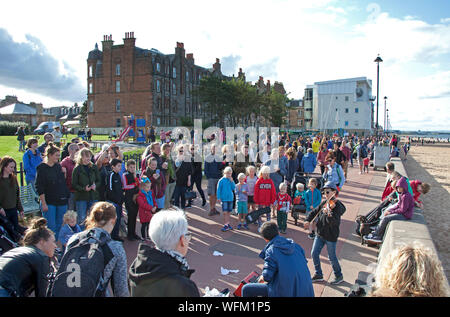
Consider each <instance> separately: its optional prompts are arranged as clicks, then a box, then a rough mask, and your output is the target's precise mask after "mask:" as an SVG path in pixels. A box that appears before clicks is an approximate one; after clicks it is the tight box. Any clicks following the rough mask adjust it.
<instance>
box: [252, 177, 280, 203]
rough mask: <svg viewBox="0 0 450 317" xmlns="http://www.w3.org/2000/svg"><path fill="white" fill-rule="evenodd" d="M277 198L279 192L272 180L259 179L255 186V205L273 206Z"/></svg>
mask: <svg viewBox="0 0 450 317" xmlns="http://www.w3.org/2000/svg"><path fill="white" fill-rule="evenodd" d="M276 198H277V192H276V191H275V185H274V183H273V181H272V179H270V178H268V179H264V178H262V177H260V178H258V180H257V181H256V185H255V194H254V195H253V200H254V201H255V204H257V205H261V206H269V205H273V203H274V202H275V199H276Z"/></svg>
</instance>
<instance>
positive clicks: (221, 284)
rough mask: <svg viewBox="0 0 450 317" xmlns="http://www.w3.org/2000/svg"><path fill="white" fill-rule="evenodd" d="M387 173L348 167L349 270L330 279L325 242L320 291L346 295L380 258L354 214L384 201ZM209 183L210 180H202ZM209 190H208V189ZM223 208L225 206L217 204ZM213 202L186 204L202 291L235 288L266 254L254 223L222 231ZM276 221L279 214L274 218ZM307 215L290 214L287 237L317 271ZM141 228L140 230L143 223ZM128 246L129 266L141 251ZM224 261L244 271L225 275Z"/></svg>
mask: <svg viewBox="0 0 450 317" xmlns="http://www.w3.org/2000/svg"><path fill="white" fill-rule="evenodd" d="M384 180H385V173H384V172H383V171H373V170H372V169H371V170H370V173H369V174H363V175H359V168H358V167H357V165H356V164H355V167H353V168H352V167H349V170H348V181H347V183H346V184H345V185H344V187H343V189H342V192H341V194H340V200H341V201H342V202H343V203H344V205H345V206H346V208H347V210H346V212H345V214H344V215H343V217H342V220H341V226H340V238H339V240H338V244H337V248H336V252H337V257H338V259H339V262H340V264H341V267H342V272H343V275H344V282H343V283H341V284H339V285H331V284H329V283H328V282H327V281H328V280H330V281H331V280H332V279H333V272H332V268H331V264H330V262H329V260H328V255H327V250H326V247H325V248H324V249H323V251H322V254H321V261H322V270H323V274H324V279H325V282H322V283H315V284H314V292H315V296H316V297H320V296H325V297H342V296H343V295H344V293H345V292H347V291H348V290H349V288H350V287H351V285H353V283H354V281H355V279H356V278H357V276H358V272H360V271H367V267H368V265H370V264H374V263H376V261H377V253H378V249H375V248H370V247H367V246H362V245H361V243H360V241H361V240H360V237H359V236H357V235H356V234H355V233H354V228H355V222H354V220H355V218H356V216H357V215H358V214H359V213H366V212H367V211H368V210H370V209H372V208H374V207H375V206H376V205H377V204H379V202H380V197H381V193H382V191H383V187H384ZM203 188H204V190H205V189H206V181H205V180H204V181H203ZM205 193H206V191H205ZM217 209H218V210H221V209H220V208H217ZM208 210H209V204H206V205H205V207H201V198H197V199H196V201H195V203H194V206H193V207H192V208H188V209H187V210H186V213H187V218H188V222H189V230H190V231H191V232H192V235H193V236H192V240H191V242H190V248H189V252H188V254H187V260H188V263H189V265H190V267H191V268H193V269H195V270H196V271H195V273H194V274H193V275H192V277H191V279H192V280H193V281H194V282H195V283H196V284H197V286H198V287H199V289H200V291H201V292H202V293H203V291H204V289H205V288H206V287H207V286H208V287H209V288H210V289H211V288H217V289H218V290H222V289H224V288H229V289H230V290H234V289H235V288H236V286H237V285H238V284H239V283H240V281H241V280H242V279H243V278H244V277H245V276H246V275H247V274H248V273H250V272H251V271H253V270H257V271H259V272H260V271H261V270H262V267H263V260H262V259H260V258H259V257H258V255H259V253H260V251H261V250H262V249H263V248H264V246H265V241H264V240H263V239H262V238H261V236H260V235H259V233H258V232H257V227H256V225H250V230H249V231H246V230H242V231H240V230H236V229H235V230H233V231H228V232H222V231H220V229H221V228H222V225H223V217H222V215H218V216H213V217H209V216H208ZM232 218H233V220H232V222H231V224H232V226H233V227H235V224H236V222H237V217H236V216H232ZM274 221H276V219H275V220H274ZM302 224H303V221H300V222H299V225H298V226H295V224H294V220H293V219H292V217H291V216H289V219H288V229H287V234H285V235H283V236H285V237H288V238H291V239H293V240H294V241H295V242H296V243H298V244H299V245H301V246H302V247H303V249H304V250H305V253H306V256H307V259H308V267H309V270H310V272H311V274H314V265H313V261H312V258H311V248H312V244H313V240H310V239H308V237H307V231H306V230H305V229H303V226H302ZM137 233H138V234H140V228H139V224H138V228H137ZM124 247H125V249H126V252H127V256H128V266H130V265H131V263H132V261H133V260H134V258H135V257H136V252H137V248H138V242H130V241H127V240H126V241H125V242H124ZM214 251H219V252H221V253H223V254H224V255H223V256H213V252H214ZM221 267H224V268H226V269H230V270H239V273H231V274H229V275H226V276H224V275H221Z"/></svg>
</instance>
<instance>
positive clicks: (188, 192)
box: [184, 189, 197, 200]
mask: <svg viewBox="0 0 450 317" xmlns="http://www.w3.org/2000/svg"><path fill="white" fill-rule="evenodd" d="M184 198H185V199H186V200H193V199H195V198H197V193H196V192H194V191H192V190H191V189H188V190H186V193H185V194H184Z"/></svg>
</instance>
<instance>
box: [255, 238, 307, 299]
mask: <svg viewBox="0 0 450 317" xmlns="http://www.w3.org/2000/svg"><path fill="white" fill-rule="evenodd" d="M259 257H260V258H261V259H263V260H264V268H263V271H262V275H263V277H264V281H266V282H267V286H268V288H269V297H314V289H313V285H312V281H311V274H310V272H309V269H308V266H307V260H306V257H305V251H304V250H303V249H302V247H301V246H299V245H298V244H296V243H294V241H292V240H291V239H286V238H284V237H281V236H279V235H278V236H276V237H275V238H273V239H272V240H271V241H270V242H269V243H268V244H267V245H266V247H265V248H264V249H263V250H262V252H261V253H260V254H259Z"/></svg>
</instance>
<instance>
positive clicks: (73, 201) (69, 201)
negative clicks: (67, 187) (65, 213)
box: [67, 192, 77, 211]
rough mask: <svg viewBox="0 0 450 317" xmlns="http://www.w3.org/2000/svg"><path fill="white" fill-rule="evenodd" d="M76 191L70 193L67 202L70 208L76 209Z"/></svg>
mask: <svg viewBox="0 0 450 317" xmlns="http://www.w3.org/2000/svg"><path fill="white" fill-rule="evenodd" d="M74 198H75V193H72V192H71V193H70V197H69V200H68V203H67V208H68V210H75V211H76V208H77V207H76V205H75V199H74Z"/></svg>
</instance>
